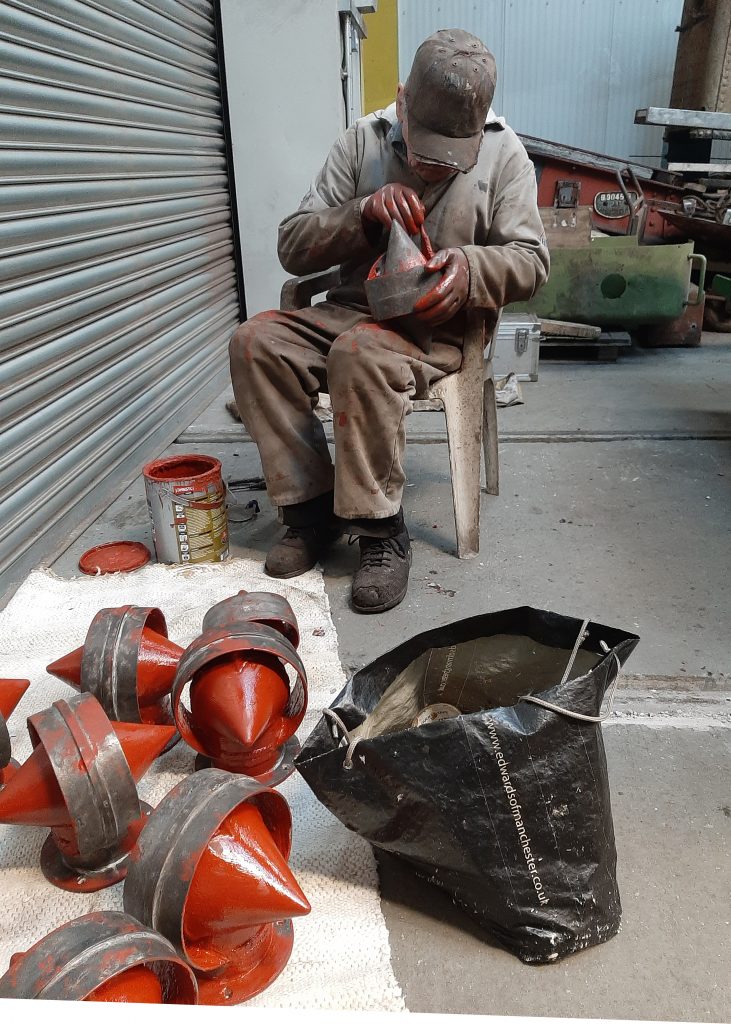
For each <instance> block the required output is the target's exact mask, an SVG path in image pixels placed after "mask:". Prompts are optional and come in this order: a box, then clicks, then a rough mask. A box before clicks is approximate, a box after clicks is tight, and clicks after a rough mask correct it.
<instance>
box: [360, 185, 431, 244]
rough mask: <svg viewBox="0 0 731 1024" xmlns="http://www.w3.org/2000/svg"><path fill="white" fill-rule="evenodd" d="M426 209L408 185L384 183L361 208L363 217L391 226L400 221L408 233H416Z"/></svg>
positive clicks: (422, 221)
mask: <svg viewBox="0 0 731 1024" xmlns="http://www.w3.org/2000/svg"><path fill="white" fill-rule="evenodd" d="M425 216H426V211H425V210H424V207H423V205H422V202H421V200H420V199H419V197H418V196H417V194H416V192H414V190H413V188H409V187H408V185H398V184H393V185H384V186H383V188H379V189H378V191H377V192H374V193H373V195H372V196H368V198H367V199H366V201H365V202H364V203H363V206H362V208H361V217H365V219H366V220H371V221H377V222H378V223H379V224H383V226H384V227H387V228H390V227H391V224H392V223H393V221H398V223H399V224H400V225H401V227H402V228H403V229H404V230H405V231H406V233H407V234H408V235H415V234H416V233H417V232H418V230H419V228H420V227H421V225H422V224H423V223H424V217H425Z"/></svg>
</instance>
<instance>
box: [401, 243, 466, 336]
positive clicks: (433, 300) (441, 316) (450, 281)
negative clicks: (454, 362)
mask: <svg viewBox="0 0 731 1024" xmlns="http://www.w3.org/2000/svg"><path fill="white" fill-rule="evenodd" d="M425 269H426V270H429V271H434V272H436V271H439V270H441V271H442V276H441V278H440V279H439V283H438V284H437V285H435V286H434V288H432V290H431V291H430V292H427V294H426V295H422V297H421V298H420V299H419V301H418V302H417V303H416V305H415V306H414V313H415V314H416V316H417V317H418V318H419V320H423V321H424V323H427V324H434V325H436V324H443V323H445V321H447V320H451V318H452V317H453V316H454V314H455V313H456V312H457V311H458V310H460V309H461V308H462V306H464V304H465V302H466V301H467V295H468V293H469V290H470V267H469V263H468V262H467V257H466V256H465V254H464V252H463V251H462V250H461V249H440V250H439V252H438V253H437V254H436V255H435V256H433V257H432V258H431V259H430V260H429V262H428V263H427V265H426V268H425Z"/></svg>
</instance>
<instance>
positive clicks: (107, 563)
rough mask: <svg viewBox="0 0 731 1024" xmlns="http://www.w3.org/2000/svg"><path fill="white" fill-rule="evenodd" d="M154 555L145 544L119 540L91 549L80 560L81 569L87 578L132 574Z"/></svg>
mask: <svg viewBox="0 0 731 1024" xmlns="http://www.w3.org/2000/svg"><path fill="white" fill-rule="evenodd" d="M151 558H152V555H151V554H150V551H149V549H148V548H146V547H145V545H144V544H140V543H138V542H137V541H131V540H117V541H113V542H112V543H111V544H98V545H97V546H96V547H95V548H89V550H88V551H85V552H84V554H83V555H82V556H81V558H80V559H79V569H81V571H82V572H83V573H86V575H87V576H106V575H107V573H111V572H132V570H133V569H139V568H140V567H141V566H143V565H145V564H146V563H147V562H149V561H150V559H151Z"/></svg>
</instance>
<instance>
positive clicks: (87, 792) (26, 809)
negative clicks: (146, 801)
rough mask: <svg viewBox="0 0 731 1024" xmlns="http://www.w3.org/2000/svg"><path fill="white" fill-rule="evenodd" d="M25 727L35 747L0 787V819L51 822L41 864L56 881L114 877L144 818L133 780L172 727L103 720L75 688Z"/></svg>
mask: <svg viewBox="0 0 731 1024" xmlns="http://www.w3.org/2000/svg"><path fill="white" fill-rule="evenodd" d="M28 731H29V733H30V736H31V740H32V742H33V746H34V748H35V749H34V751H33V753H32V754H31V756H30V757H29V758H28V760H27V761H26V762H25V763H24V764H23V765H21V767H20V768H19V769H18V771H17V773H16V774H15V776H14V778H12V779H11V780H10V782H8V784H7V785H6V786H5V787H4V789H3V790H2V791H1V792H0V822H2V823H4V824H14V825H35V826H39V827H45V828H50V829H51V833H50V835H49V836H48V839H47V840H46V842H45V844H44V846H43V850H42V852H41V869H42V870H43V873H44V875H45V876H46V878H47V879H48V880H49V881H50V882H52V883H53V884H54V885H57V886H58V887H59V888H61V889H68V890H70V891H72V892H94V891H96V890H98V889H103V888H106V887H107V886H109V885H113V884H114V883H115V882H118V881H120V879H122V878H124V876H125V874H126V871H127V858H128V856H129V853H130V850H131V849H132V847H133V846H134V844H135V842H136V841H137V837H138V835H139V833H140V831H141V829H142V827H143V825H144V823H145V820H146V817H145V815H146V808H145V807H144V805H143V804H141V803H140V800H139V797H138V794H137V786H136V783H137V782H138V781H139V779H141V778H142V776H143V775H144V774H145V772H146V771H147V769H148V768H149V767H150V765H151V764H152V762H153V761H154V760H155V758H156V757H157V756H158V755H159V754H160V753H161V752H162V750H163V749H164V748H165V746H166V745H167V744H168V743H169V741H170V740H171V738H172V737H173V736H174V735H175V728H174V727H173V726H167V725H142V724H132V723H126V722H114V723H113V722H110V721H109V719H108V718H107V716H106V714H105V713H104V709H103V708H102V707H101V705H100V704H99V702H98V701H97V700H96V699H95V698H94V697H92V696H91V695H90V694H80V695H79V696H76V697H72V698H71V699H70V700H69V701H63V700H60V701H56V703H55V704H53V705H52V706H51V707H50V708H47V709H46V710H45V711H42V712H40V713H39V714H36V715H32V716H31V717H30V718H29V719H28Z"/></svg>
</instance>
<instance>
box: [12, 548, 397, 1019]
mask: <svg viewBox="0 0 731 1024" xmlns="http://www.w3.org/2000/svg"><path fill="white" fill-rule="evenodd" d="M242 589H243V590H270V591H275V592H276V593H279V594H282V596H283V597H286V598H287V600H288V601H289V602H290V603H291V605H292V607H293V608H294V611H295V614H296V615H297V618H298V620H299V625H300V631H301V637H302V639H301V644H300V649H299V650H300V654H301V656H302V659H303V661H304V663H305V666H306V668H307V673H308V678H309V707H308V712H307V715H306V717H305V719H304V722H303V723H302V726H301V728H300V730H299V736H300V739H301V740H303V739H304V738H305V737H306V736H307V735H308V734H309V732H310V730H311V729H312V728H313V726H314V724H315V723H316V721H317V719H318V717H319V715H320V714H321V712H322V709H323V708H325V707H327V706H328V705H329V704H330V703H331V702H332V700H333V697H334V696H335V695H336V694H337V693H338V692H339V691H340V689H341V688H342V686H343V683H344V676H343V670H342V668H341V665H340V660H339V657H338V642H337V634H336V632H335V627H334V625H333V622H332V619H331V617H330V610H329V606H328V600H327V596H326V594H325V589H324V585H323V580H322V575H321V574H320V573H319V572H316V571H314V570H313V571H312V572H309V573H307V574H306V575H305V576H301V577H299V578H298V579H296V580H288V581H283V580H273V579H270V578H269V577H268V576H265V575H264V573H263V572H262V569H261V565H260V563H258V562H256V561H254V560H249V559H243V558H241V559H231V560H230V561H228V562H224V563H221V564H218V565H210V566H208V565H206V566H194V567H182V566H164V565H148V566H145V567H144V568H143V569H139V570H138V571H136V572H135V573H131V574H129V575H119V574H118V575H115V576H101V577H98V578H89V577H84V578H82V579H73V580H62V579H60V578H58V577H57V576H55V575H53V574H52V573H48V572H41V571H36V572H33V573H32V574H31V575H30V576H29V578H28V579H27V580H26V582H25V583H24V584H23V586H22V587H21V588H20V589H19V590H18V592H17V593H16V594H15V596H14V597H13V599H12V601H11V602H10V604H9V605H8V606H7V608H6V609H5V610H4V611H2V612H0V676H2V677H6V678H27V679H30V680H31V686H30V689H29V690H28V692H27V693H26V695H25V697H24V698H23V700H22V701H21V703H20V704H19V706H18V708H17V709H16V711H15V712H14V714H13V716H12V718H11V719H10V723H9V728H10V733H11V737H12V741H13V754H14V756H15V757H16V758H17V759H18V760H19V761H21V762H22V761H23V760H24V759H25V758H26V757H27V756H28V755H29V753H30V751H31V744H30V739H29V737H28V732H27V729H26V726H25V719H26V718H27V716H28V715H31V714H34V713H35V712H37V711H41V710H42V709H43V708H45V707H48V705H49V704H51V703H52V702H53V701H54V700H59V699H61V698H64V697H68V696H70V695H71V694H73V692H74V691H73V690H72V689H71V687H69V686H66V685H65V684H64V683H62V682H60V681H59V680H57V679H55V678H54V677H52V676H50V675H48V674H47V672H46V665H48V664H49V663H50V662H52V661H53V660H54V659H55V658H58V657H60V656H61V655H63V654H66V653H67V652H69V651H71V650H72V649H73V648H75V647H78V646H79V645H81V644H83V642H84V638H85V636H86V631H87V629H88V627H89V624H90V622H91V620H92V618H93V616H94V615H95V614H96V612H97V611H98V610H99V609H100V608H107V607H117V606H119V605H124V604H138V605H143V606H155V607H159V608H161V609H162V611H163V612H164V614H165V617H166V619H167V624H168V630H169V633H170V638H171V639H172V640H174V641H175V642H176V643H178V644H180V645H181V646H186V645H187V644H189V643H190V642H191V641H192V640H193V638H194V637H195V636H196V635H197V634H198V632H199V631H200V628H201V622H202V620H203V616H204V614H205V613H206V611H207V610H208V609H209V608H210V606H211V605H212V604H215V603H216V602H217V601H221V600H222V599H223V598H225V597H230V596H231V595H232V594H235V593H237V592H238V591H239V590H242ZM193 760H194V754H193V751H192V750H190V748H188V747H187V746H186V745H185V744H184V743H182V742H181V743H180V744H178V746H177V747H175V748H174V749H173V750H172V751H171V752H170V753H169V754H166V755H164V756H163V757H162V758H160V759H159V761H158V762H157V763H156V764H155V765H153V767H152V768H151V769H150V771H149V772H148V774H147V775H146V776H145V778H144V779H143V780H142V782H141V783H140V787H139V789H140V796H141V798H142V799H143V800H146V801H147V802H148V803H150V804H153V805H156V804H157V803H158V802H159V801H160V799H161V798H162V797H163V795H164V794H165V793H167V792H168V790H170V789H171V788H172V787H173V786H174V785H176V784H177V783H178V782H179V781H180V779H181V778H182V777H183V776H184V775H187V774H188V773H189V772H191V771H192V770H193ZM280 792H281V793H282V794H283V795H284V796H285V797H286V798H287V800H288V802H289V805H290V807H291V809H292V816H293V820H294V839H293V847H292V859H291V863H292V868H293V871H294V873H295V876H296V877H297V880H298V881H299V883H300V885H301V887H302V889H303V891H304V893H305V894H306V896H307V898H308V899H309V901H310V903H311V905H312V912H311V914H310V915H309V916H307V917H304V918H300V919H298V920H297V921H296V922H295V925H294V927H295V943H294V951H293V953H292V958H291V960H290V962H289V964H288V966H287V968H286V969H285V971H284V972H283V974H282V975H281V976H280V977H279V978H278V979H277V980H276V981H275V982H274V984H273V985H272V986H271V987H270V988H269V989H267V991H266V992H263V993H262V994H261V995H260V996H257V997H256V998H255V999H253V1000H251V1001H250V1002H249V1003H247V1004H246V1005H247V1006H257V1007H283V1008H289V1007H291V1008H303V1009H306V1008H311V1009H347V1010H403V1009H404V1001H403V997H402V995H401V990H400V988H399V986H398V983H397V982H396V979H395V977H394V974H393V970H392V968H391V961H390V950H389V942H388V932H387V930H386V925H385V922H384V919H383V915H382V913H381V908H380V901H379V895H378V878H377V873H376V864H375V860H374V857H373V853H372V851H371V849H370V847H369V845H368V844H367V843H366V842H365V841H364V840H362V839H361V838H359V837H358V836H356V835H353V834H352V833H350V832H348V831H347V829H345V828H344V827H343V826H342V825H341V824H340V822H338V821H337V820H336V819H335V818H334V817H333V816H332V815H331V814H330V813H329V812H328V811H326V810H325V808H324V807H322V805H321V804H319V803H318V801H317V800H316V799H315V797H314V795H313V794H312V792H311V791H310V789H309V788H308V787H307V786H306V785H305V783H304V782H303V780H302V779H301V778H300V777H299V775H297V774H295V775H293V776H292V777H291V778H290V779H288V780H287V781H286V782H285V783H284V784H283V785H282V786H281V787H280ZM45 836H46V833H45V831H44V830H43V829H39V828H29V827H18V826H2V825H0V973H3V972H4V971H5V970H6V969H7V966H8V962H9V959H10V956H11V955H12V953H14V952H16V951H20V950H24V949H27V948H28V947H29V946H30V945H32V944H33V943H34V942H36V941H37V940H38V939H40V938H41V937H42V936H43V935H45V934H46V933H48V932H49V931H51V930H52V929H53V928H56V927H58V926H59V925H61V924H63V923H64V922H65V921H69V920H71V919H72V918H74V917H78V916H80V915H81V914H86V913H89V912H91V911H93V910H102V909H114V910H121V909H122V886H121V884H120V885H116V886H114V887H113V888H111V889H106V890H103V891H102V892H98V893H92V894H88V895H86V894H73V893H66V892H63V891H61V890H60V889H57V888H55V887H54V886H52V885H51V884H50V883H49V882H47V881H46V880H45V878H44V877H43V875H42V874H41V870H40V866H39V857H40V850H41V846H42V844H43V840H44V839H45Z"/></svg>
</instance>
